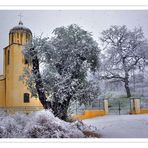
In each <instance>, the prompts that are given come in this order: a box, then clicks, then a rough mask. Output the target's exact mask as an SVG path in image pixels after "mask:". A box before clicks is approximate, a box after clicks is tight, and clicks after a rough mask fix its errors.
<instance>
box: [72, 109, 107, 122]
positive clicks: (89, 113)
mask: <svg viewBox="0 0 148 148" xmlns="http://www.w3.org/2000/svg"><path fill="white" fill-rule="evenodd" d="M104 115H106V113H105V111H104V110H87V111H85V112H84V114H82V115H74V116H72V119H74V120H84V119H89V118H94V117H99V116H104Z"/></svg>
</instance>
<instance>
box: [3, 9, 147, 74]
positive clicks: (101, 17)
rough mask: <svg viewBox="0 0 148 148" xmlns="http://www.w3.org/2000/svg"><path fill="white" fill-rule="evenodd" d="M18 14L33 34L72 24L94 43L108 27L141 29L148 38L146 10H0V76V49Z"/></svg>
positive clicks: (4, 44) (48, 32)
mask: <svg viewBox="0 0 148 148" xmlns="http://www.w3.org/2000/svg"><path fill="white" fill-rule="evenodd" d="M19 13H22V15H23V18H22V21H23V23H24V26H26V27H28V28H30V29H31V30H32V32H33V34H35V35H40V34H41V33H43V35H44V36H47V35H51V33H52V31H53V29H55V28H56V27H59V26H63V25H64V26H66V25H70V24H72V23H75V24H78V25H79V26H81V27H83V28H84V29H85V30H87V31H89V32H92V35H93V36H94V39H95V40H97V41H98V38H99V36H100V33H101V32H102V30H104V29H107V28H108V27H110V26H111V25H127V27H129V28H130V29H132V28H134V27H135V26H137V27H139V26H141V27H143V30H144V33H145V36H146V37H147V38H148V11H144V10H137V11H135V10H134V11H133V10H131V11H127V10H123V11H119V10H113V11H111V10H110V11H109V10H32V11H31V10H26V11H22V10H11V11H10V10H1V11H0V20H1V23H0V74H2V73H3V48H4V47H5V46H7V45H8V33H9V30H10V29H11V28H12V27H14V26H16V25H17V24H18V21H19V17H18V14H19Z"/></svg>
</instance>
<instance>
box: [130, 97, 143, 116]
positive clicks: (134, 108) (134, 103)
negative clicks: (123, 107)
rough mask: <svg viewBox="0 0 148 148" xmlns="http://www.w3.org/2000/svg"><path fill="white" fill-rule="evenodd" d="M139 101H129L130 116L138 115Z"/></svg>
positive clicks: (135, 99)
mask: <svg viewBox="0 0 148 148" xmlns="http://www.w3.org/2000/svg"><path fill="white" fill-rule="evenodd" d="M140 111H141V109H140V99H138V98H133V99H131V113H132V114H140Z"/></svg>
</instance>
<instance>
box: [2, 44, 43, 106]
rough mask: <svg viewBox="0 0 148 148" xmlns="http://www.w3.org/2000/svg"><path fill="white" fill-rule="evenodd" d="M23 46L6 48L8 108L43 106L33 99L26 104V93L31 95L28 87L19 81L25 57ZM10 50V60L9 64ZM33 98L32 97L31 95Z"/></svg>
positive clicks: (16, 45)
mask: <svg viewBox="0 0 148 148" xmlns="http://www.w3.org/2000/svg"><path fill="white" fill-rule="evenodd" d="M22 48H23V46H21V45H18V44H12V45H11V46H9V47H7V48H5V53H6V54H5V55H6V57H5V72H6V106H7V107H14V106H41V104H40V102H39V100H38V99H35V98H31V99H30V102H29V103H24V93H29V91H28V90H27V86H25V84H23V82H22V81H20V80H19V77H20V76H21V75H22V73H23V68H24V67H25V66H28V65H25V64H24V56H23V54H22ZM8 50H9V52H10V59H9V64H8ZM30 96H31V95H30Z"/></svg>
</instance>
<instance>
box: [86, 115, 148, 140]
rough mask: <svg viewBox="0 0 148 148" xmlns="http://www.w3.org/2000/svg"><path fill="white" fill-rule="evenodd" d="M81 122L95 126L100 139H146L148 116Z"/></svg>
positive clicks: (111, 117) (95, 119)
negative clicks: (100, 136)
mask: <svg viewBox="0 0 148 148" xmlns="http://www.w3.org/2000/svg"><path fill="white" fill-rule="evenodd" d="M83 121H84V122H85V123H86V124H88V125H94V126H96V127H97V128H98V129H99V131H100V133H101V135H102V138H148V114H145V115H108V116H103V117H97V118H92V119H86V120H83Z"/></svg>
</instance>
